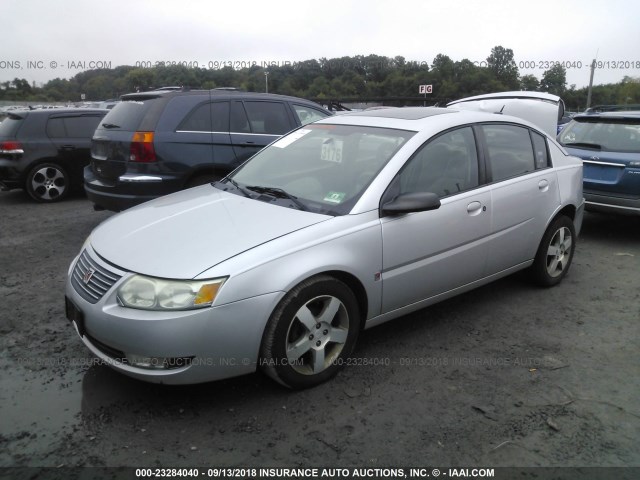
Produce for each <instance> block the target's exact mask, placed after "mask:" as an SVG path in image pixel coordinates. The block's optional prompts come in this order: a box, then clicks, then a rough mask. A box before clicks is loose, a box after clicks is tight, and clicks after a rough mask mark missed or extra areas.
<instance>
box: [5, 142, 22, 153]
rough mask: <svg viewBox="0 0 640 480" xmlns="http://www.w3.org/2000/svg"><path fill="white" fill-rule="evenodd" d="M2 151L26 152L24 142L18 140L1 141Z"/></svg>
mask: <svg viewBox="0 0 640 480" xmlns="http://www.w3.org/2000/svg"><path fill="white" fill-rule="evenodd" d="M0 153H4V154H6V155H21V154H23V153H24V150H23V149H22V144H21V143H20V142H16V141H5V142H0Z"/></svg>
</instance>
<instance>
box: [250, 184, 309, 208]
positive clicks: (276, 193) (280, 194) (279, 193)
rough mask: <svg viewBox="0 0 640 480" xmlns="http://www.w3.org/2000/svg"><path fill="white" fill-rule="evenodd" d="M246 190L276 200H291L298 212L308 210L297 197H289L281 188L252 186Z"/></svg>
mask: <svg viewBox="0 0 640 480" xmlns="http://www.w3.org/2000/svg"><path fill="white" fill-rule="evenodd" d="M247 189H249V190H251V191H253V192H256V193H266V194H267V195H271V196H272V197H277V198H286V199H287V200H291V201H292V202H293V203H294V204H295V205H296V206H297V207H298V208H299V209H300V210H304V211H305V212H306V211H308V210H309V209H308V208H307V206H306V205H305V204H304V203H302V202H301V201H300V200H298V197H296V196H294V195H291V194H290V193H287V192H285V191H284V190H283V189H281V188H277V187H263V186H260V185H254V186H251V187H247Z"/></svg>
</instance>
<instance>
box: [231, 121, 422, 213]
mask: <svg viewBox="0 0 640 480" xmlns="http://www.w3.org/2000/svg"><path fill="white" fill-rule="evenodd" d="M414 133H415V132H408V131H404V130H393V129H387V128H376V127H362V126H351V125H327V124H312V125H307V126H306V127H304V128H301V129H299V130H296V131H295V132H292V133H291V134H289V135H287V136H285V137H283V138H281V139H280V140H278V141H277V142H275V143H273V144H272V145H271V146H270V147H267V148H265V149H264V150H262V151H261V152H259V153H258V154H257V155H255V156H254V157H253V158H252V159H251V160H250V161H248V162H247V163H246V164H244V165H243V166H242V167H241V168H240V169H239V170H237V171H236V172H235V173H234V174H233V175H232V176H231V178H230V180H229V182H227V183H224V184H218V185H219V188H220V187H221V186H225V187H226V186H228V185H233V187H232V188H234V189H235V193H238V194H239V195H245V196H251V197H252V198H258V199H259V200H264V201H270V200H269V199H270V198H273V199H274V201H278V203H279V204H282V205H286V206H291V207H292V208H300V209H303V210H308V211H311V212H316V213H323V214H328V215H344V214H347V213H349V211H350V210H351V208H352V207H353V206H354V205H355V203H356V202H357V200H358V199H359V198H360V196H361V195H362V194H363V192H364V190H365V189H366V187H367V186H368V185H369V184H370V183H371V181H372V180H373V179H374V178H375V176H376V175H377V174H378V172H380V170H381V169H382V168H383V167H384V166H385V165H386V164H387V162H388V161H389V159H390V158H391V157H393V155H394V154H395V153H396V152H397V151H398V149H399V148H400V147H401V146H402V145H404V143H405V142H406V141H407V140H408V139H409V138H411V137H412V136H413V135H414ZM225 189H227V188H225ZM230 191H234V190H230ZM265 195H266V197H265ZM292 197H293V199H292Z"/></svg>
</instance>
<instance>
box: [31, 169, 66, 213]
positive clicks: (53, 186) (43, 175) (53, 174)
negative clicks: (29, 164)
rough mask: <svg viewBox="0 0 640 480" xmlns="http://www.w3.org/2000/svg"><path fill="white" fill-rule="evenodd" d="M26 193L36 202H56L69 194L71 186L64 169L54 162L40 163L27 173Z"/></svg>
mask: <svg viewBox="0 0 640 480" xmlns="http://www.w3.org/2000/svg"><path fill="white" fill-rule="evenodd" d="M25 187H26V190H27V193H29V195H31V198H33V199H34V200H36V201H38V202H44V203H47V202H57V201H60V200H62V199H63V198H65V197H66V196H67V195H68V194H69V190H70V188H71V186H70V184H69V175H68V174H67V172H66V170H65V169H64V168H62V167H61V166H60V165H58V164H56V163H41V164H40V165H36V166H35V167H33V168H32V169H31V170H30V171H29V173H28V174H27V179H26V183H25Z"/></svg>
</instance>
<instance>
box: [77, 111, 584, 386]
mask: <svg viewBox="0 0 640 480" xmlns="http://www.w3.org/2000/svg"><path fill="white" fill-rule="evenodd" d="M583 202H584V201H583V196H582V163H581V162H580V161H579V160H578V159H576V158H574V157H571V156H569V155H568V154H567V152H566V151H565V150H564V149H563V148H562V147H561V146H560V145H559V144H558V143H557V142H556V141H555V140H554V139H553V138H551V137H550V136H549V135H547V134H545V133H543V132H542V131H541V129H540V128H538V127H537V126H535V125H534V124H532V123H528V122H526V121H524V120H521V119H518V118H515V117H509V116H506V115H496V114H492V113H480V112H471V111H456V110H453V109H443V108H392V109H384V110H375V111H368V112H359V113H354V114H347V115H341V116H337V117H331V118H328V119H326V120H321V121H319V122H316V123H313V124H310V125H306V126H304V127H302V128H300V129H298V130H296V131H294V132H292V133H291V134H289V135H287V136H285V137H282V138H281V139H280V140H278V141H276V142H275V143H273V144H271V145H270V146H269V147H267V148H266V149H264V150H263V151H261V152H260V153H258V154H257V155H256V156H254V157H253V158H252V159H251V160H249V161H248V162H246V163H245V164H244V165H243V166H241V167H240V168H238V169H237V170H236V171H235V172H234V173H232V174H231V175H229V176H228V177H227V178H225V179H223V180H222V181H220V182H216V183H213V184H209V185H204V186H201V187H196V188H193V189H189V190H185V191H182V192H179V193H176V194H172V195H169V196H166V197H163V198H160V199H157V200H154V201H151V202H148V203H145V204H143V205H140V206H138V207H135V208H133V209H131V210H129V211H127V212H125V213H122V214H119V215H116V216H114V217H112V218H111V219H109V220H107V221H106V222H104V223H103V224H102V225H100V226H99V227H97V228H96V229H95V230H94V231H93V232H92V234H91V236H90V237H89V238H88V239H87V241H86V242H85V245H84V247H83V248H82V251H81V252H80V254H79V256H78V257H77V258H76V259H75V260H74V261H73V262H72V264H71V266H70V269H69V277H68V282H67V285H66V311H67V317H68V318H69V319H70V320H71V321H72V322H73V324H74V325H75V328H76V330H77V332H78V334H79V335H80V337H81V339H82V341H83V342H84V343H85V345H86V346H87V347H88V348H89V349H90V350H91V351H92V352H93V353H94V354H95V355H96V356H98V357H99V358H101V359H102V360H103V361H105V362H107V363H108V364H109V365H111V366H112V367H113V368H115V369H117V370H119V371H120V372H122V373H125V374H127V375H130V376H132V377H136V378H139V379H142V380H147V381H152V382H159V383H167V384H186V383H197V382H206V381H212V380H218V379H223V378H228V377H232V376H237V375H242V374H247V373H251V372H254V371H256V370H257V369H260V370H263V371H264V372H266V373H267V374H268V375H269V376H271V377H272V378H273V379H274V380H276V381H278V382H280V383H281V384H283V385H286V386H288V387H291V388H305V387H310V386H314V385H316V384H318V383H320V382H323V381H326V380H327V379H329V378H331V377H332V376H333V375H335V374H336V373H337V371H338V370H339V369H340V368H341V366H343V365H344V364H345V363H347V359H348V358H349V356H350V355H351V354H352V352H353V349H354V346H355V344H356V340H357V338H358V334H359V332H360V331H361V330H362V329H364V328H370V327H373V326H375V325H378V324H381V323H383V322H386V321H388V320H391V319H395V318H397V317H400V316H403V315H405V314H407V313H409V312H413V311H415V310H418V309H421V308H424V307H426V306H428V305H431V304H433V303H436V302H438V301H441V300H444V299H446V298H449V297H452V296H454V295H457V294H460V293H462V292H465V291H468V290H471V289H473V288H476V287H478V286H480V285H483V284H486V283H488V282H491V281H493V280H495V279H497V278H500V277H504V276H506V275H509V274H511V273H513V272H516V271H518V270H521V269H526V268H528V269H529V270H530V273H531V276H532V277H533V278H534V279H535V280H536V281H537V283H539V284H541V285H544V286H553V285H556V284H558V283H559V282H560V281H561V280H562V278H563V277H564V276H565V275H566V273H567V271H568V269H569V266H570V264H571V259H572V257H573V253H574V250H575V245H576V236H577V234H578V233H579V231H580V227H581V223H582V216H583V209H584V205H583Z"/></svg>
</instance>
